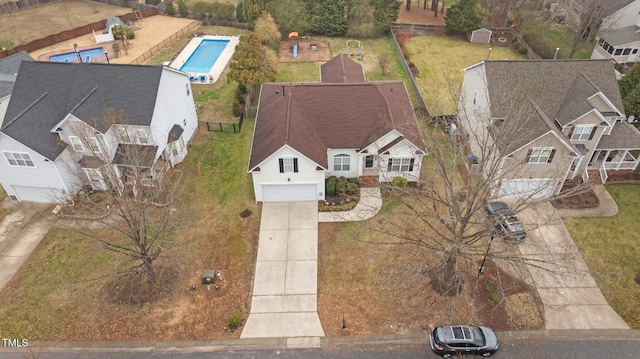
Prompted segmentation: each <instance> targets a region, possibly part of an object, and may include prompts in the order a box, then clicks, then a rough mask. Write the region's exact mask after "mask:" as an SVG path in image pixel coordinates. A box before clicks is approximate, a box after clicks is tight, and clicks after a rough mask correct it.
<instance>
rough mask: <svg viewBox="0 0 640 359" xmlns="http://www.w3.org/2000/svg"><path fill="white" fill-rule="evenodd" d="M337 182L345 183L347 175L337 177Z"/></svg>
mask: <svg viewBox="0 0 640 359" xmlns="http://www.w3.org/2000/svg"><path fill="white" fill-rule="evenodd" d="M338 183H347V177H345V176H340V177H338Z"/></svg>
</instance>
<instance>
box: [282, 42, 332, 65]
mask: <svg viewBox="0 0 640 359" xmlns="http://www.w3.org/2000/svg"><path fill="white" fill-rule="evenodd" d="M312 45H315V50H312ZM329 60H331V51H330V49H329V42H328V41H314V40H311V39H307V40H304V39H300V41H299V45H298V56H297V57H293V48H292V45H291V44H290V43H289V41H281V42H280V49H279V51H278V61H279V62H294V61H296V62H297V61H309V62H326V61H329Z"/></svg>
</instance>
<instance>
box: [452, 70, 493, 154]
mask: <svg viewBox="0 0 640 359" xmlns="http://www.w3.org/2000/svg"><path fill="white" fill-rule="evenodd" d="M486 83H487V78H486V76H485V72H484V64H481V65H475V66H473V67H471V68H467V69H466V70H465V73H464V82H463V84H462V90H461V92H460V101H459V103H458V123H459V125H460V127H461V128H460V129H458V130H459V131H464V132H465V133H467V134H469V137H468V139H469V147H470V148H471V154H473V155H475V156H477V157H478V159H479V160H482V159H481V158H480V157H481V153H482V152H483V151H482V150H481V148H482V147H483V146H484V145H485V144H488V143H492V142H490V141H491V137H490V136H489V133H488V132H487V130H486V128H487V124H488V121H489V119H490V118H491V116H490V110H489V104H490V99H489V94H488V89H487V86H486ZM474 102H475V103H474Z"/></svg>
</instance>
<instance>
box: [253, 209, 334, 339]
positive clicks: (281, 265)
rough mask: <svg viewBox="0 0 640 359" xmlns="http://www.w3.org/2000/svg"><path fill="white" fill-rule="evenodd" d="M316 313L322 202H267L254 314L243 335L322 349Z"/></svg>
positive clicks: (254, 294) (262, 220)
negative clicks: (278, 339)
mask: <svg viewBox="0 0 640 359" xmlns="http://www.w3.org/2000/svg"><path fill="white" fill-rule="evenodd" d="M317 310H318V204H317V203H316V202H265V203H264V204H263V205H262V217H261V219H260V238H259V241H258V256H257V260H256V271H255V276H254V282H253V296H252V300H251V312H250V314H249V318H248V319H247V321H246V323H245V324H244V327H243V329H242V334H241V336H240V337H241V338H269V337H287V338H289V339H288V341H289V344H288V345H291V346H298V347H317V346H319V339H318V337H322V336H324V330H323V329H322V325H321V324H320V318H319V317H318V311H317Z"/></svg>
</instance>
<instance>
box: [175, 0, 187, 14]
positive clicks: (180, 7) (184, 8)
mask: <svg viewBox="0 0 640 359" xmlns="http://www.w3.org/2000/svg"><path fill="white" fill-rule="evenodd" d="M178 12H179V13H180V16H182V17H187V15H189V10H188V9H187V4H186V3H185V2H184V1H183V0H179V1H178Z"/></svg>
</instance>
